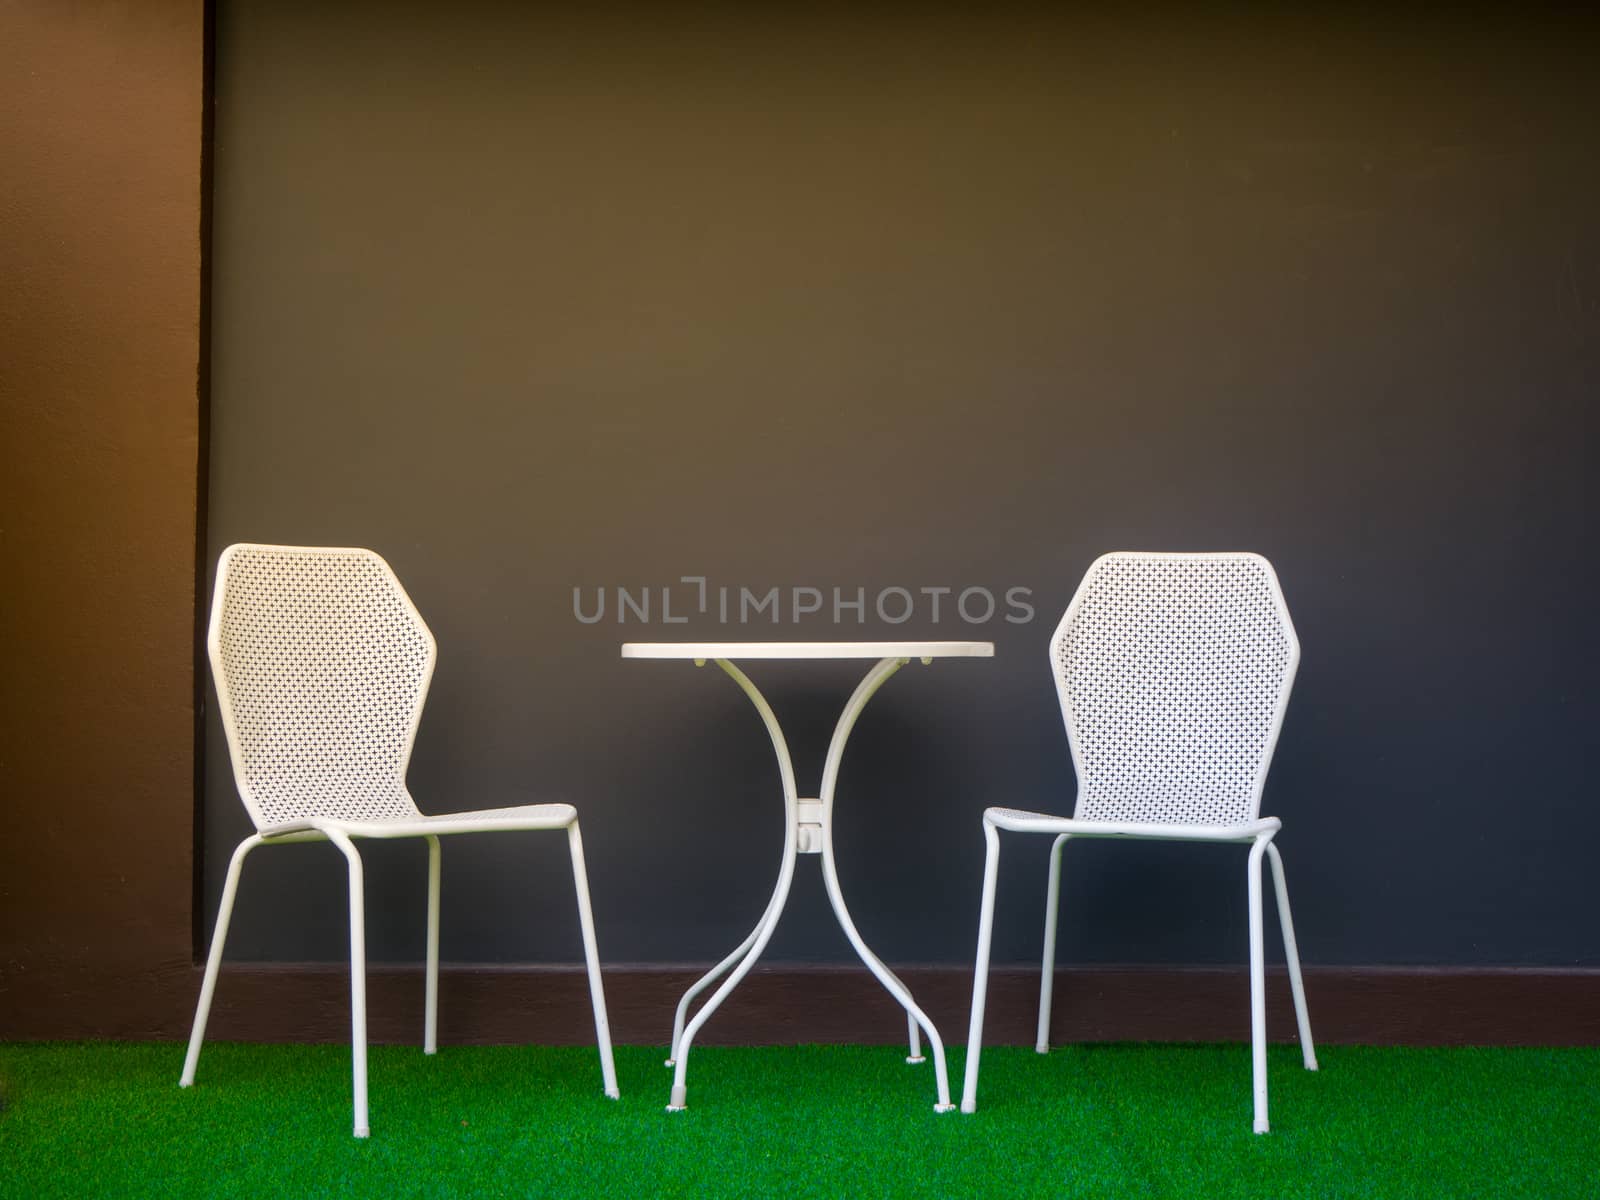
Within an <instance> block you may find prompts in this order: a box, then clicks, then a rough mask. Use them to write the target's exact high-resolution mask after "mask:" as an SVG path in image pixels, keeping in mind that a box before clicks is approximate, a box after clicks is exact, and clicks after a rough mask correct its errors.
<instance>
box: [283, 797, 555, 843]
mask: <svg viewBox="0 0 1600 1200" xmlns="http://www.w3.org/2000/svg"><path fill="white" fill-rule="evenodd" d="M577 819H578V810H577V809H576V808H574V807H573V806H572V805H570V804H521V805H517V806H515V807H512V808H480V809H477V810H474V811H472V812H453V813H435V814H433V815H428V814H425V813H418V814H417V815H416V816H414V817H406V818H402V819H395V820H388V821H337V820H332V819H329V818H318V819H317V820H315V821H291V822H287V823H285V824H283V825H275V826H272V827H270V828H264V829H262V831H261V835H262V836H263V837H275V836H279V835H282V834H291V833H307V832H312V831H318V830H324V829H337V830H339V831H340V832H341V833H344V834H347V835H348V836H350V837H354V838H403V837H425V836H427V835H429V834H447V833H494V832H510V831H514V830H518V829H565V828H566V827H567V826H568V825H571V824H572V823H573V822H574V821H576V820H577Z"/></svg>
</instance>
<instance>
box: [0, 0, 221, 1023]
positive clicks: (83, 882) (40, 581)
mask: <svg viewBox="0 0 1600 1200" xmlns="http://www.w3.org/2000/svg"><path fill="white" fill-rule="evenodd" d="M204 26H205V20H204V6H203V4H202V3H200V0H167V2H155V0H139V2H137V3H123V4H71V5H64V4H58V3H53V2H51V0H33V2H31V3H9V4H6V5H4V6H0V163H4V168H3V170H0V410H3V413H4V433H3V439H0V441H3V445H4V448H5V449H4V466H3V469H0V558H3V561H4V563H5V583H4V587H3V594H4V600H3V601H0V604H3V608H0V613H3V619H0V661H3V663H4V666H3V667H0V679H3V680H4V685H3V701H0V703H3V708H0V810H3V812H4V819H5V826H6V832H5V836H4V838H3V839H0V1038H3V1037H7V1036H17V1035H30V1034H31V1035H40V1034H46V1035H48V1034H52V1033H55V1034H61V1033H77V1034H80V1035H82V1034H100V1035H116V1034H117V1033H119V1032H123V1031H126V1030H131V1029H134V1028H139V1027H141V1026H145V1025H147V1024H148V1022H149V1019H150V1014H151V1010H152V1005H155V1006H160V1005H162V1004H164V1003H165V1002H164V1001H161V1000H152V997H154V996H156V995H158V994H159V993H160V991H161V989H160V988H157V987H153V986H152V984H154V983H155V982H157V981H159V980H163V979H165V980H168V981H170V980H172V979H174V978H179V977H181V978H182V979H184V980H185V982H186V981H187V976H188V967H189V961H190V957H191V940H192V939H191V916H190V907H191V899H192V894H193V870H192V858H193V854H192V845H193V816H194V787H193V778H194V690H193V689H194V672H193V662H194V586H195V585H194V562H195V519H196V479H197V469H198V456H199V428H200V420H199V413H200V406H199V402H198V387H197V380H198V366H199V361H200V327H201V316H200V312H201V269H200V268H201V255H200V249H201V161H202V156H201V143H202V110H203V96H204V87H203V76H204V61H205V35H204ZM102 971H104V973H102ZM108 985H109V986H108ZM169 986H170V984H169ZM85 993H91V994H92V995H90V996H88V997H85V995H84V994H85ZM84 999H88V1000H89V1006H90V1009H91V1010H93V1012H92V1017H91V1019H90V1020H88V1021H81V1020H78V1021H76V1023H75V1019H74V1018H68V1017H63V1018H62V1019H60V1020H56V1019H52V1017H51V1015H50V1014H52V1013H67V1012H70V1011H72V1010H75V1009H76V1008H77V1006H78V1004H79V1003H80V1001H82V1000H84Z"/></svg>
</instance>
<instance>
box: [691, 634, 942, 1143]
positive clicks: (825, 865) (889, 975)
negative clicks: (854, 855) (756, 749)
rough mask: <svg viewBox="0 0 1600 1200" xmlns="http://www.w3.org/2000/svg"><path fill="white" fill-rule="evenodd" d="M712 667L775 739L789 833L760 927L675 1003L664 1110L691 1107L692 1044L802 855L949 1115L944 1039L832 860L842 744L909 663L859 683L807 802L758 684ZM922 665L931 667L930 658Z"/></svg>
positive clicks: (881, 665) (743, 964)
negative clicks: (859, 915)
mask: <svg viewBox="0 0 1600 1200" xmlns="http://www.w3.org/2000/svg"><path fill="white" fill-rule="evenodd" d="M713 661H715V662H716V664H717V666H719V667H721V668H722V669H723V670H724V671H726V672H727V673H728V675H729V677H730V678H732V679H733V681H734V682H735V683H737V684H738V685H739V687H740V688H741V689H742V690H743V691H744V693H745V695H746V696H748V697H749V698H750V702H751V703H752V704H754V705H755V708H756V711H757V712H758V713H760V714H761V719H762V721H763V722H765V724H766V726H767V733H768V735H769V736H770V737H771V738H772V748H773V751H774V753H775V754H776V755H777V757H778V771H779V773H780V774H781V775H782V777H783V800H784V809H785V812H786V814H787V817H788V820H787V822H786V826H785V833H784V842H783V864H782V866H781V868H780V869H779V871H778V883H777V886H776V887H775V888H774V889H773V892H772V899H770V900H769V901H767V908H766V911H765V912H764V913H762V914H761V919H760V920H759V921H758V922H757V923H756V927H755V928H754V929H752V930H751V931H750V933H749V935H748V936H746V937H745V939H744V941H742V942H740V943H739V945H738V946H737V947H735V948H734V950H733V952H732V953H730V954H729V955H728V956H727V957H726V958H724V959H723V960H722V961H721V962H719V963H718V964H717V965H716V966H714V967H712V968H711V970H709V971H707V972H706V973H705V974H704V975H702V976H701V977H700V978H699V979H698V980H696V981H695V983H694V984H693V985H692V986H691V987H690V988H689V989H688V990H687V991H686V992H684V994H683V999H681V1000H680V1001H678V1011H677V1015H676V1017H675V1018H674V1020H673V1025H672V1050H671V1057H669V1058H668V1059H667V1066H669V1067H672V1068H674V1069H675V1073H674V1075H673V1080H672V1102H671V1103H670V1104H669V1105H668V1106H667V1111H668V1112H681V1111H682V1110H683V1109H684V1108H685V1107H686V1106H687V1104H688V1094H689V1093H688V1084H687V1082H686V1078H687V1072H688V1065H689V1048H690V1046H691V1045H692V1044H693V1043H694V1039H695V1035H696V1034H698V1033H699V1032H700V1029H701V1027H702V1026H704V1025H705V1023H706V1021H707V1020H708V1019H709V1018H710V1016H711V1014H712V1013H714V1012H716V1010H717V1008H718V1007H719V1006H720V1005H721V1004H722V1002H723V1001H724V1000H726V999H727V998H728V995H729V993H731V992H732V991H733V989H734V988H736V987H737V986H738V985H739V983H740V982H741V981H742V980H743V979H744V977H745V976H746V975H747V974H748V973H749V971H750V968H751V967H753V966H755V964H756V960H757V959H759V958H760V957H761V953H762V951H763V950H765V949H766V948H767V942H768V941H769V940H770V939H771V937H772V933H773V930H775V929H776V928H777V926H778V918H779V917H780V916H782V915H783V909H784V905H785V904H786V903H787V901H788V899H789V885H790V884H791V883H792V882H793V880H794V867H795V860H796V858H797V857H798V856H799V855H801V854H819V855H821V857H822V879H823V883H824V885H825V886H826V888H827V891H828V902H829V904H831V905H832V906H833V912H834V915H835V916H836V917H837V918H838V921H839V927H840V928H841V929H843V930H844V933H845V936H846V937H847V938H849V939H850V945H851V946H852V947H854V948H855V952H856V954H857V955H858V956H860V958H861V961H862V962H863V963H864V964H865V965H866V967H867V969H868V970H869V971H871V972H872V974H873V976H874V977H875V978H876V979H877V980H878V982H879V983H881V984H882V985H883V986H884V989H885V990H886V991H887V992H888V993H889V994H890V995H891V996H893V997H894V998H895V1001H896V1002H897V1003H898V1004H899V1005H900V1007H901V1008H903V1009H905V1010H906V1041H907V1045H908V1047H909V1052H908V1053H907V1055H906V1062H908V1063H920V1062H925V1061H927V1059H926V1056H924V1054H923V1053H922V1041H921V1035H922V1034H923V1033H926V1034H927V1037H928V1048H929V1051H930V1052H931V1054H932V1056H933V1069H934V1079H935V1087H936V1091H937V1095H938V1101H937V1103H935V1104H934V1106H933V1110H934V1112H941V1113H943V1112H950V1111H952V1110H953V1109H954V1107H955V1106H954V1105H953V1104H951V1103H950V1081H949V1076H948V1075H947V1073H946V1070H945V1057H944V1042H943V1041H942V1040H941V1039H940V1037H939V1031H938V1030H937V1029H935V1028H934V1027H933V1022H932V1021H930V1020H928V1017H927V1014H926V1013H924V1012H923V1011H922V1009H920V1008H919V1007H917V1003H916V1001H915V1000H913V999H912V998H911V991H910V989H908V988H907V987H906V985H905V984H904V983H903V982H901V980H900V977H899V976H898V975H896V974H895V973H894V972H893V971H891V970H890V969H889V968H888V967H887V966H885V965H884V962H883V960H882V959H880V958H879V957H878V956H877V955H876V954H874V953H873V952H872V950H871V949H870V948H869V947H868V946H867V944H866V942H865V941H864V940H863V939H862V937H861V934H860V932H859V931H858V930H857V929H856V924H855V922H854V921H853V920H852V919H851V917H850V910H849V908H848V907H847V906H846V905H845V902H844V894H843V893H842V892H841V891H840V890H839V874H838V870H837V868H836V866H835V864H834V857H833V792H834V785H835V783H836V782H837V780H838V776H839V760H840V759H841V758H842V757H843V756H844V745H845V742H846V741H847V740H848V739H849V737H850V730H851V729H852V728H853V727H854V726H855V723H856V718H857V717H859V716H860V715H861V710H862V709H863V708H864V707H866V703H867V701H868V700H870V699H871V698H872V694H873V693H874V692H876V691H877V690H878V689H879V688H880V687H882V686H883V684H884V682H885V681H886V680H887V679H888V678H889V676H891V675H893V674H894V673H895V672H896V671H898V670H899V669H900V668H901V667H903V666H904V665H905V664H906V663H907V662H909V661H910V660H909V659H905V658H885V659H882V660H880V661H879V662H878V663H877V664H876V665H874V666H873V668H872V669H871V670H870V671H868V672H867V674H866V678H864V679H863V680H862V681H861V683H860V684H859V685H857V687H856V690H855V692H854V693H852V695H851V697H850V700H849V703H847V704H846V705H845V707H844V711H843V712H842V713H841V714H840V715H839V721H838V723H837V724H836V725H835V726H834V729H833V739H832V740H831V741H830V742H829V744H828V758H827V762H826V763H825V765H824V766H823V770H822V788H821V795H820V797H819V798H818V799H815V800H812V799H804V800H802V799H800V798H799V796H798V794H797V792H796V789H795V782H794V765H793V763H792V761H791V760H790V757H789V746H788V743H787V742H786V741H785V740H784V736H783V730H782V729H780V728H779V726H778V720H777V718H776V717H775V716H774V715H773V713H772V707H771V706H770V705H769V704H768V703H767V701H766V698H765V697H764V696H762V694H761V693H760V692H759V691H758V690H756V686H755V684H753V683H751V682H750V679H749V677H748V676H746V675H745V673H744V672H743V671H741V670H740V669H739V668H738V667H736V666H734V664H733V663H731V662H729V661H728V660H727V659H722V658H719V659H715V660H713ZM922 661H923V662H925V663H926V662H928V661H930V660H928V659H926V658H925V659H923V660H922ZM724 975H726V976H727V978H726V979H723V978H722V977H723V976H724ZM718 979H722V984H721V986H720V987H718V988H717V990H716V991H715V992H713V993H712V995H711V998H710V999H709V1000H707V1001H706V1002H705V1004H703V1005H702V1006H701V1007H700V1010H699V1011H698V1012H697V1013H695V1015H694V1018H693V1019H692V1020H689V1021H688V1023H687V1025H686V1024H685V1018H687V1016H688V1013H689V1006H690V1004H691V1003H693V1001H694V998H695V997H696V996H698V995H700V993H701V992H703V991H705V990H706V989H707V988H708V987H710V986H711V985H712V984H713V983H715V982H716V981H717V980H718Z"/></svg>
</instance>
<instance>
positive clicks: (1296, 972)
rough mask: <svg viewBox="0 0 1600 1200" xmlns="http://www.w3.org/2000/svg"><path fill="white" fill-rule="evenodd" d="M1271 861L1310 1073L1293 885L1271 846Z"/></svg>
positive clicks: (1313, 1062) (1312, 1056) (1312, 1063)
mask: <svg viewBox="0 0 1600 1200" xmlns="http://www.w3.org/2000/svg"><path fill="white" fill-rule="evenodd" d="M1267 858H1268V860H1270V861H1271V863H1272V886H1273V889H1274V891H1276V892H1277V897H1278V925H1279V927H1280V928H1281V929H1282V930H1283V956H1284V957H1285V958H1286V959H1288V960H1289V988H1290V990H1291V991H1293V992H1294V1018H1295V1021H1296V1023H1297V1024H1298V1025H1299V1027H1300V1057H1301V1058H1302V1059H1303V1060H1304V1062H1305V1065H1306V1070H1308V1071H1315V1070H1316V1069H1317V1048H1316V1046H1315V1044H1313V1042H1312V1041H1311V1014H1310V1013H1309V1011H1308V1010H1307V1009H1306V985H1305V982H1304V980H1302V979H1301V977H1300V949H1299V947H1298V946H1297V945H1295V940H1294V918H1293V917H1291V916H1290V915H1289V885H1288V884H1286V883H1285V882H1284V880H1283V856H1282V855H1280V854H1279V853H1278V847H1277V846H1276V845H1275V844H1274V843H1272V842H1268V843H1267Z"/></svg>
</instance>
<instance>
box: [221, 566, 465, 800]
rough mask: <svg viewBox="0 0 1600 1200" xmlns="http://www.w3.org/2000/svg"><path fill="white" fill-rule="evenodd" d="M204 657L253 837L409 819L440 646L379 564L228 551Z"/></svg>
mask: <svg viewBox="0 0 1600 1200" xmlns="http://www.w3.org/2000/svg"><path fill="white" fill-rule="evenodd" d="M207 648H208V650H209V652H210V658H211V674H212V678H213V679H214V680H215V682H216V687H217V696H218V699H219V701H220V702H221V712H222V724H223V728H224V729H225V730H226V731H227V735H228V750H229V753H230V754H231V755H232V758H233V774H234V779H235V781H236V782H237V784H238V787H239V795H240V798H241V799H243V801H244V804H245V807H246V808H247V809H248V810H249V811H250V816H251V818H252V819H253V820H254V821H255V823H256V827H257V828H267V827H271V826H277V825H283V824H287V823H291V822H294V821H298V820H304V819H305V818H308V817H321V818H329V819H334V820H340V821H382V820H396V819H399V820H405V819H408V818H413V817H416V816H417V806H416V804H415V803H414V802H413V801H412V799H411V795H410V793H409V792H408V791H407V790H406V784H405V776H406V766H407V764H408V763H409V762H410V759H411V747H412V744H413V743H414V742H415V740H416V733H417V723H418V721H419V720H420V719H421V717H422V705H423V701H424V700H425V698H426V697H427V692H428V682H429V680H430V679H432V677H433V666H434V660H435V658H436V656H437V648H436V647H435V644H434V640H433V635H432V634H431V633H430V632H429V631H428V627H427V625H425V624H424V623H423V620H422V617H421V616H420V615H419V614H418V612H417V610H416V606H415V605H413V604H412V603H411V598H410V597H409V596H407V595H406V592H405V589H404V588H402V587H401V586H400V581H399V580H398V579H396V578H395V574H394V572H393V571H392V570H390V568H389V564H388V563H386V562H384V560H383V559H382V558H381V557H379V556H378V555H377V554H374V553H373V552H372V551H370V550H359V549H331V548H324V547H313V546H259V545H249V544H240V545H235V546H230V547H228V549H227V550H225V551H223V554H222V558H221V561H220V563H219V565H218V568H217V583H216V591H215V593H214V596H213V599H212V604H211V627H210V633H209V635H208V637H207Z"/></svg>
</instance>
